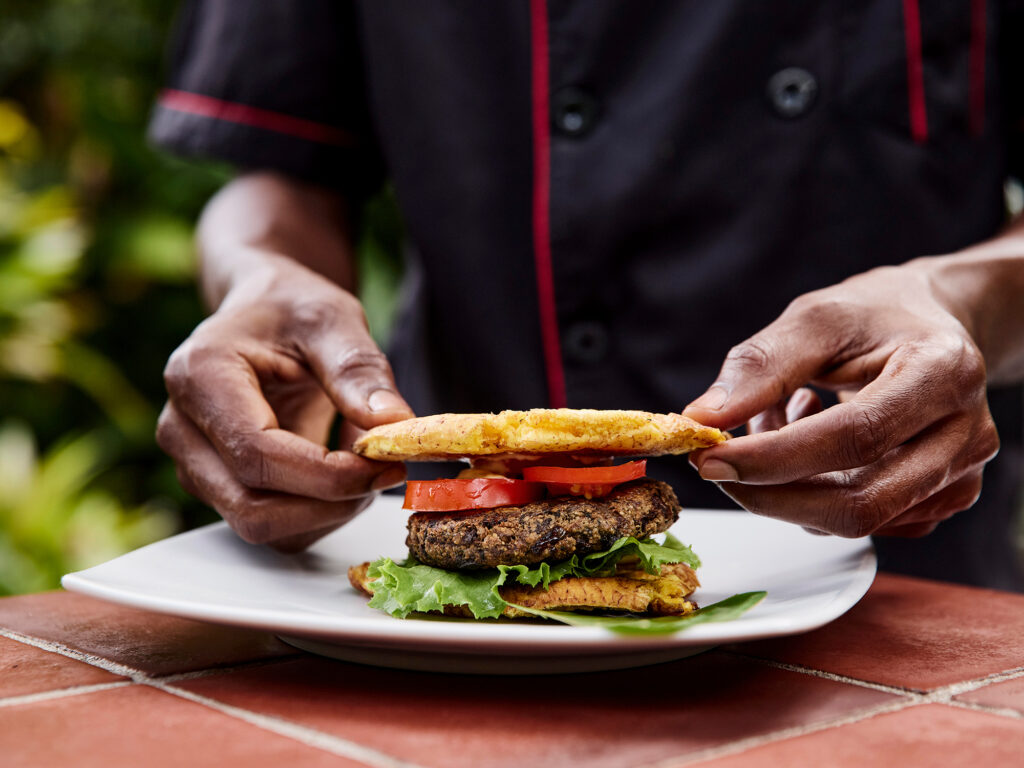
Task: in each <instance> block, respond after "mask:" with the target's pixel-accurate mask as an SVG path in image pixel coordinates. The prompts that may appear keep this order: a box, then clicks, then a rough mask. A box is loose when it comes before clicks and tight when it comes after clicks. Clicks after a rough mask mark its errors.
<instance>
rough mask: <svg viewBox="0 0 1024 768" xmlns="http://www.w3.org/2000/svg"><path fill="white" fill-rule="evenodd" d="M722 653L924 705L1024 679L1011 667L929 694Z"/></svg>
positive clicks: (1019, 669) (1019, 670)
mask: <svg viewBox="0 0 1024 768" xmlns="http://www.w3.org/2000/svg"><path fill="white" fill-rule="evenodd" d="M722 653H725V654H729V655H732V656H739V657H741V658H744V659H749V660H751V661H754V662H758V663H760V664H764V665H765V666H769V667H774V668H776V669H783V670H786V671H787V672H796V673H798V674H802V675H808V676H810V677H820V678H822V679H825V680H831V681H832V682H835V683H846V684H848V685H855V686H857V687H859V688H869V689H871V690H875V691H881V692H883V693H891V694H893V695H896V696H910V697H914V698H917V697H920V698H921V699H922V701H925V702H938V703H942V702H944V701H948V700H949V699H952V697H954V696H959V695H960V694H963V693H968V692H970V691H975V690H978V689H979V688H984V687H986V686H988V685H994V684H996V683H1002V682H1005V681H1007V680H1015V679H1017V678H1018V677H1024V667H1012V668H1011V669H1006V670H1002V671H1000V672H992V673H990V674H988V675H983V676H981V677H972V678H970V679H969V680H961V681H959V682H956V683H948V684H946V685H941V686H939V687H938V688H936V689H934V690H932V691H921V690H919V689H916V688H904V687H900V686H894V685H886V684H885V683H876V682H872V681H870V680H861V679H859V678H856V677H848V676H847V675H840V674H837V673H835V672H826V671H824V670H821V669H815V668H814V667H807V666H804V665H802V664H790V663H788V662H785V661H776V660H775V659H766V658H762V657H760V656H749V655H747V654H744V653H738V652H736V651H722Z"/></svg>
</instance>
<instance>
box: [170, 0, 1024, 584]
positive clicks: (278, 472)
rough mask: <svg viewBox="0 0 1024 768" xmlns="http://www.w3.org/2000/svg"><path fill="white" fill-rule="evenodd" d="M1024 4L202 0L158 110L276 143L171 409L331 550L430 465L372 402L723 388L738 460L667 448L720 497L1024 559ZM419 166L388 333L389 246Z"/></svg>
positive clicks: (191, 444) (175, 453)
mask: <svg viewBox="0 0 1024 768" xmlns="http://www.w3.org/2000/svg"><path fill="white" fill-rule="evenodd" d="M1022 31H1024V11H1020V10H1016V11H1015V10H1014V7H1013V4H1012V3H996V2H986V0H951V1H950V2H945V3H941V4H940V3H919V0H865V2H861V3H855V4H854V3H841V2H817V3H807V2H798V1H797V0H780V1H779V2H773V3H751V2H744V1H743V0H718V1H717V2H714V3H689V2H670V1H668V0H666V1H665V2H644V3H635V2H634V3H631V2H625V1H624V0H501V1H500V2H497V1H496V2H487V3H481V2H457V1H456V0H435V1H432V2H429V3H424V2H413V1H403V0H365V1H364V2H337V0H289V1H288V2H284V1H280V2H274V1H273V0H251V1H250V2H248V3H242V4H240V3H231V2H228V0H205V1H204V2H190V3H187V4H186V5H185V6H184V7H183V9H182V11H181V17H180V21H179V31H178V34H177V36H176V40H175V44H174V46H173V53H172V59H171V67H170V73H169V76H168V84H167V88H166V89H165V90H164V91H163V93H162V95H161V97H160V100H159V103H158V105H157V107H156V110H155V113H154V116H153V121H152V125H151V136H152V138H153V140H154V141H155V142H156V143H157V144H159V145H161V146H163V147H166V148H168V149H171V150H173V151H175V152H178V153H182V154H187V155H195V156H203V157H213V158H219V159H222V160H226V161H229V162H231V163H233V164H235V165H236V166H237V167H238V168H239V175H238V176H237V178H236V179H235V180H234V181H232V182H231V183H230V184H228V185H227V186H226V187H225V188H224V189H223V190H222V191H221V192H220V193H219V194H218V195H216V196H215V197H214V198H213V199H212V200H211V201H210V203H209V204H208V206H207V208H206V211H205V213H204V215H203V217H202V220H201V222H200V225H199V228H198V245H199V250H200V253H201V257H202V269H201V274H202V277H201V280H202V289H203V292H204V295H205V297H206V299H207V301H208V303H209V305H210V308H211V310H213V311H212V314H211V316H210V317H209V318H208V319H207V320H206V321H205V322H203V323H202V324H201V325H200V326H199V327H198V328H197V329H196V331H195V332H194V333H193V335H192V336H191V337H190V338H189V339H188V340H187V341H186V342H185V343H184V344H183V345H182V346H181V348H179V349H178V350H177V351H176V352H175V354H174V355H173V356H172V358H171V360H170V362H169V363H168V367H167V371H166V378H167V384H168V389H169V392H170V399H169V402H168V405H167V407H166V408H165V410H164V413H163V415H162V418H161V422H160V426H159V430H158V439H159V441H160V443H161V445H162V446H163V447H164V448H165V449H166V450H167V451H168V452H169V453H170V454H171V456H172V457H174V459H175V461H176V463H177V466H178V471H179V477H180V478H181V480H182V482H183V484H184V485H185V487H186V488H188V489H189V490H190V491H191V492H193V493H195V494H196V495H197V496H199V497H200V498H201V499H203V500H204V501H206V502H207V503H209V504H211V505H212V506H214V507H215V508H217V510H218V511H219V512H221V514H222V515H223V516H224V517H225V518H226V519H227V520H228V521H229V522H230V523H231V524H232V525H233V526H234V527H235V528H236V530H238V531H239V533H240V534H241V535H242V536H243V537H244V538H246V539H247V540H250V541H256V542H267V543H272V544H274V545H275V546H278V547H281V548H284V549H297V548H301V547H303V546H306V545H308V544H309V543H310V542H311V541H314V540H315V539H316V538H318V537H320V536H322V535H324V534H325V533H327V532H329V531H331V530H334V529H335V528H337V527H338V526H339V525H342V524H343V523H344V522H345V521H346V520H348V519H349V518H351V517H352V516H353V515H354V514H356V513H358V512H359V511H360V510H361V509H362V508H364V507H365V506H366V504H367V503H368V501H369V499H370V498H371V497H372V493H373V492H374V491H376V490H379V489H381V488H385V487H389V486H391V485H395V484H397V483H400V482H401V481H402V480H403V479H404V476H405V475H404V469H403V468H402V467H401V466H400V465H391V464H380V463H376V462H370V461H368V460H365V459H362V458H360V457H357V456H355V455H354V454H352V453H351V452H349V451H348V450H346V446H347V445H348V444H349V443H350V440H351V438H352V436H353V435H354V434H356V433H357V432H358V431H359V430H361V429H366V428H368V427H371V426H374V425H376V424H380V423H385V422H388V421H393V420H396V419H399V418H404V417H407V416H409V415H410V414H411V413H412V412H415V413H418V414H428V413H436V412H443V411H491V410H500V409H503V408H516V409H521V408H529V407H544V406H549V407H563V406H568V407H577V408H637V409H643V410H650V411H673V410H674V411H679V410H681V409H683V408H687V404H690V405H689V407H688V408H687V410H686V413H687V415H691V416H693V417H695V418H698V419H699V420H701V421H703V422H705V423H708V424H712V425H714V426H720V427H724V428H730V429H733V428H736V427H738V426H740V425H742V424H744V423H745V422H749V432H750V434H748V435H746V436H743V437H738V438H737V439H735V440H733V441H730V443H728V444H726V445H723V446H718V447H716V448H713V449H710V450H708V451H706V452H704V453H702V454H700V455H698V456H696V457H694V459H693V462H694V464H695V465H696V467H697V468H698V470H699V474H700V475H701V476H703V478H704V480H711V481H714V484H712V483H708V482H704V481H702V480H701V477H699V476H698V473H697V472H694V471H693V470H692V469H691V468H690V467H688V466H686V464H685V462H684V461H681V460H678V459H676V460H665V461H664V462H663V463H661V464H660V465H656V466H652V474H655V475H660V476H662V477H664V478H665V479H668V480H670V481H671V482H673V483H674V485H675V486H676V488H677V490H678V492H679V495H680V497H681V498H682V499H683V500H684V505H688V506H725V505H727V504H728V503H729V500H728V498H727V496H725V495H723V494H722V493H721V491H725V493H726V494H728V496H729V497H732V498H733V499H735V500H736V501H738V502H739V503H740V504H742V505H743V506H745V507H746V508H748V509H751V510H752V511H755V512H757V513H759V514H766V515H771V516H774V517H779V518H781V519H785V520H789V521H791V522H794V523H797V524H800V525H803V526H804V527H806V528H808V529H809V530H812V531H816V532H822V533H834V534H839V535H845V536H851V535H864V534H869V533H877V534H879V536H878V538H877V541H876V543H877V546H878V548H879V552H880V556H881V562H882V565H883V567H887V568H889V569H891V570H897V571H903V572H907V573H915V574H919V575H925V576H936V577H941V578H945V579H948V580H957V581H963V582H968V583H975V584H985V585H988V586H993V587H1001V588H1021V587H1022V585H1024V582H1022V581H1021V578H1020V571H1019V569H1018V564H1017V562H1016V559H1015V555H1014V549H1013V536H1012V532H1011V531H1012V526H1013V520H1014V515H1015V505H1016V504H1017V503H1018V502H1019V494H1018V492H1019V488H1020V474H1021V464H1022V461H1024V459H1022V455H1024V454H1022V450H1021V442H1022V441H1021V424H1022V412H1021V410H1022V409H1021V404H1022V397H1021V390H1020V388H1019V387H1018V386H1008V385H1013V384H1014V383H1015V382H1020V381H1021V380H1022V379H1024V361H1022V357H1024V350H1022V349H1021V347H1024V341H1021V339H1022V338H1024V318H1022V317H1021V315H1022V314H1024V309H1022V306H1024V298H1022V297H1024V256H1022V255H1024V224H1020V223H1019V222H1014V221H1011V220H1010V219H1009V217H1008V214H1007V208H1006V204H1005V196H1004V189H1005V186H1006V183H1007V180H1008V179H1009V178H1011V177H1012V175H1013V173H1014V171H1015V170H1017V169H1018V168H1019V166H1018V165H1016V164H1015V162H1016V161H1018V160H1019V159H1020V158H1019V151H1020V148H1021V141H1020V139H1021V138H1022V137H1020V136H1019V135H1018V134H1019V132H1020V128H1021V118H1022V117H1024V108H1022V100H1024V46H1021V45H1015V44H1010V43H1009V42H1008V41H1010V40H1012V39H1014V36H1015V35H1016V36H1018V37H1019V35H1020V33H1021V32H1022ZM385 183H390V184H391V185H393V188H394V192H395V195H396V197H397V200H398V203H399V205H400V208H401V211H402V214H403V217H404V222H405V226H406V230H407V239H408V247H407V251H406V275H405V282H404V286H403V291H402V300H401V309H400V315H399V318H398V321H397V325H396V330H395V333H394V340H393V344H392V346H391V348H390V349H389V350H387V358H386V359H385V357H384V356H383V355H382V354H381V352H380V351H379V350H378V349H377V348H376V346H375V345H374V343H373V342H372V340H371V339H370V337H369V334H368V332H367V330H366V326H365V321H364V320H363V315H362V310H361V307H360V305H359V302H358V300H357V299H356V298H355V294H356V286H357V279H356V275H355V272H354V267H353V249H354V242H355V240H356V238H357V237H358V230H359V216H360V208H361V205H362V203H363V202H364V201H365V200H366V199H367V197H368V196H369V195H371V194H373V193H374V192H375V191H377V190H378V189H380V187H381V186H382V185H383V184H385ZM919 257H929V258H919ZM879 268H881V269H879ZM723 361H724V363H723ZM389 362H390V365H389ZM832 392H835V393H838V401H833V400H832V399H831V397H832V396H831V395H829V394H827V393H832ZM823 393H826V394H825V401H824V402H822V396H823ZM829 406H831V407H829ZM338 412H340V413H341V416H342V427H341V435H340V438H341V439H340V445H332V446H331V447H332V448H333V450H329V449H328V448H327V447H325V446H326V444H327V437H328V432H329V430H330V427H331V424H332V421H333V420H334V417H335V414H336V413H338ZM990 414H991V415H990ZM1000 443H1001V451H1000V453H999V456H998V458H995V459H994V460H991V459H992V457H993V456H994V455H995V454H996V451H997V448H999V446H1000ZM990 460H991V461H990ZM983 468H984V492H982V470H983ZM716 485H717V486H718V489H720V490H718V489H716V487H715V486H716ZM979 493H980V494H981V496H980V500H978V501H977V503H975V501H976V499H978V496H979ZM972 505H973V506H972ZM968 508H970V509H968ZM964 510H967V511H964ZM887 534H892V536H889V535H887Z"/></svg>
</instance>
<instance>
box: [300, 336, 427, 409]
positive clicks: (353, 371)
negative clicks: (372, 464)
mask: <svg viewBox="0 0 1024 768" xmlns="http://www.w3.org/2000/svg"><path fill="white" fill-rule="evenodd" d="M302 348H303V352H304V353H305V355H306V359H307V362H308V363H309V365H310V367H311V368H312V370H313V374H314V375H315V376H316V377H317V379H319V381H320V383H321V385H322V386H323V388H324V391H325V392H326V393H327V395H328V397H330V398H331V400H332V401H333V403H334V405H335V407H336V408H337V409H338V410H339V411H340V412H341V415H342V416H343V417H344V418H345V420H346V421H348V422H350V423H352V424H354V425H355V426H357V427H359V428H360V429H370V428H371V427H375V426H377V425H379V424H387V423H390V422H393V421H400V420H402V419H409V418H412V417H413V416H414V415H415V414H414V413H413V411H412V408H410V407H409V404H408V403H407V402H405V399H404V398H402V396H401V395H400V394H398V387H397V386H395V378H394V375H393V374H392V372H391V365H390V364H389V363H388V360H387V358H386V357H385V356H384V353H383V352H381V351H380V348H379V347H378V346H377V344H376V342H374V340H373V339H372V338H371V337H370V332H369V329H368V328H367V327H366V322H365V320H362V318H361V317H360V319H359V320H355V319H351V318H349V319H348V321H347V322H346V321H344V320H340V319H339V321H338V322H336V323H334V324H332V325H331V327H329V328H325V329H324V330H322V331H318V332H317V333H315V334H313V335H312V336H311V337H310V338H308V339H306V340H303V341H302Z"/></svg>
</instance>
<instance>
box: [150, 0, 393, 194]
mask: <svg viewBox="0 0 1024 768" xmlns="http://www.w3.org/2000/svg"><path fill="white" fill-rule="evenodd" d="M353 5H354V4H353V3H350V2H340V1H339V0H245V2H237V0H188V2H187V3H186V4H185V5H184V6H183V7H182V9H181V12H180V15H179V18H178V24H177V30H176V34H175V37H174V40H173V42H172V46H171V52H170V67H169V76H168V82H167V87H166V88H165V89H164V90H163V91H162V92H161V94H160V96H159V98H158V101H157V104H156V107H155V109H154V112H153V116H152V119H151V122H150V126H149V135H150V139H151V140H152V141H153V142H154V143H155V144H156V145H157V146H160V147H162V148H165V149H168V150H170V151H172V152H175V153H178V154H182V155H188V156H195V157H206V158H214V159H218V160H223V161H226V162H229V163H232V164H234V165H237V166H239V167H243V168H246V169H259V170H276V171H280V172H283V173H286V174H289V175H292V176H296V177H298V178H302V179H306V180H309V181H314V182H317V183H321V184H326V185H329V186H335V187H338V188H340V189H343V190H344V191H346V192H348V193H350V194H356V195H360V196H361V195H364V194H366V193H368V192H369V191H371V190H372V189H373V188H374V187H376V186H377V185H378V184H379V183H380V180H381V177H382V175H383V171H382V163H381V160H380V153H379V151H378V149H377V146H376V143H375V141H374V140H373V132H372V130H371V127H370V125H371V123H370V119H369V110H368V108H367V104H366V95H365V84H364V79H363V65H362V55H361V52H360V45H359V37H358V31H357V27H356V23H355V17H354V10H353Z"/></svg>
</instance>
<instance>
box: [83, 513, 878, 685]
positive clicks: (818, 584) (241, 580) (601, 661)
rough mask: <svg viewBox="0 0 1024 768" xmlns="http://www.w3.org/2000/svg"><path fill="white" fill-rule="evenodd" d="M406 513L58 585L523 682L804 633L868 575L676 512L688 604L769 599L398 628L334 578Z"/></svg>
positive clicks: (201, 533)
mask: <svg viewBox="0 0 1024 768" xmlns="http://www.w3.org/2000/svg"><path fill="white" fill-rule="evenodd" d="M407 516H408V513H407V512H403V511H402V509H401V497H397V496H382V497H380V498H379V500H378V501H377V502H375V503H374V504H373V506H371V507H370V508H369V509H368V510H367V511H366V512H364V513H363V514H362V515H360V516H359V518H357V519H356V520H355V521H353V522H352V523H350V524H349V525H347V526H345V527H344V528H342V529H341V530H339V531H337V532H336V533H334V534H332V535H331V536H328V537H327V538H325V539H323V540H322V541H320V542H319V543H317V544H316V545H314V546H313V547H312V548H311V549H310V550H309V551H308V552H306V553H304V554H301V555H280V554H277V553H276V552H273V551H271V550H269V549H267V548H265V547H253V546H250V545H248V544H245V543H244V542H242V541H240V540H239V539H238V538H237V537H236V536H235V535H234V534H233V533H232V532H231V531H230V529H228V527H227V526H226V525H225V524H223V523H219V524H216V525H210V526H207V527H205V528H200V529H198V530H195V531H190V532H188V533H183V534H181V535H179V536H175V537H173V538H170V539H166V540H164V541H160V542H157V543H155V544H151V545H149V546H148V547H143V548H142V549H138V550H136V551H134V552H130V553H128V554H127V555H122V556H121V557H118V558H116V559H114V560H111V561H110V562H107V563H104V564H103V565H98V566H95V567H94V568H90V569H88V570H85V571H79V572H78V573H70V574H68V575H66V576H65V577H64V579H63V584H64V587H65V588H67V589H69V590H72V591H75V592H83V593H85V594H87V595H92V596H93V597H98V598H102V599H104V600H111V601H113V602H117V603H124V604H126V605H131V606H134V607H137V608H144V609H148V610H152V611H160V612H162V613H169V614H173V615H176V616H184V617H188V618H193V619H202V620H205V621H211V622H216V623H219V624H232V625H237V626H243V627H253V628H258V629H265V630H269V631H271V632H275V633H277V634H278V635H281V636H283V637H284V639H286V640H287V641H288V642H291V643H292V644H294V645H298V646H299V647H303V648H306V649H307V650H311V651H313V652H316V653H322V654H326V655H331V656H335V657H337V658H343V659H348V660H350V661H356V662H359V663H364V664H376V665H380V666H390V667H399V668H405V669H421V670H434V671H444V672H463V673H491V674H526V673H550V672H582V671H591V670H599V669H617V668H625V667H633V666H642V665H644V664H653V663H658V662H662V661H668V660H671V659H676V658H681V657H683V656H688V655H691V654H693V653H697V652H699V651H702V650H705V649H707V648H709V647H711V646H713V645H717V644H719V643H725V642H736V641H741V640H752V639H755V638H761V637H771V636H777V635H788V634H793V633H796V632H804V631H806V630H809V629H814V628H815V627H819V626H821V625H823V624H826V623H828V622H829V621H832V620H833V619H835V618H837V617H839V616H841V615H842V614H843V613H845V612H846V611H847V610H849V609H850V608H851V607H852V606H853V605H854V604H855V603H856V602H857V601H858V600H859V599H860V598H861V596H863V594H864V593H865V592H866V591H867V590H868V587H870V586H871V582H872V580H873V579H874V576H875V568H876V560H875V554H874V551H873V549H872V547H871V544H870V542H869V540H867V539H857V540H850V539H836V538H829V537H822V536H812V535H810V534H808V533H806V532H804V531H803V530H802V529H800V528H798V527H797V526H794V525H789V524H787V523H780V522H776V521H773V520H768V519H765V518H760V517H755V516H754V515H750V514H747V513H745V512H732V511H715V510H686V511H684V512H683V513H682V515H681V518H680V521H679V522H678V523H677V524H676V525H675V526H674V527H673V529H672V532H673V533H674V534H675V535H676V536H678V537H679V538H680V539H681V540H682V541H684V542H686V543H688V544H691V545H692V546H693V548H694V550H695V551H696V552H697V553H698V554H699V555H700V557H701V559H702V560H703V562H704V565H703V567H702V568H701V569H700V571H699V575H700V580H701V582H702V583H703V584H704V585H705V586H703V587H701V588H700V589H699V590H698V591H697V593H696V596H695V598H696V600H697V601H698V602H699V603H700V604H701V605H709V604H711V603H713V602H716V601H717V600H721V599H723V598H725V597H728V596H729V595H732V594H735V593H738V592H750V591H755V590H762V589H763V590H767V592H768V596H767V598H765V600H764V601H763V602H762V603H761V604H760V605H758V606H757V607H755V608H754V609H753V610H751V611H750V612H749V613H747V614H745V615H743V616H742V617H740V618H739V619H736V620H734V621H730V622H722V623H709V624H699V625H697V626H694V627H693V628H692V629H689V630H686V631H684V632H681V633H677V634H675V635H669V636H660V637H624V636H619V635H614V634H612V633H610V632H608V631H607V630H604V629H602V628H598V627H569V626H564V625H556V624H548V623H514V622H506V621H500V620H499V621H483V622H477V621H470V620H464V619H447V618H422V619H406V620H399V619H394V618H392V617H390V616H387V615H385V614H383V613H380V612H378V611H375V610H373V609H371V608H368V607H367V605H366V599H365V598H364V597H362V596H361V595H359V594H358V593H356V591H355V590H353V589H352V588H351V587H350V586H349V584H348V580H347V578H346V575H345V572H346V570H347V569H348V567H349V566H350V565H352V564H354V563H360V562H363V561H365V560H372V559H374V558H376V557H378V556H381V555H388V556H390V557H393V558H395V559H400V558H402V557H404V556H405V554H406V550H405V546H404V544H403V542H404V540H405V521H406V519H407Z"/></svg>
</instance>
